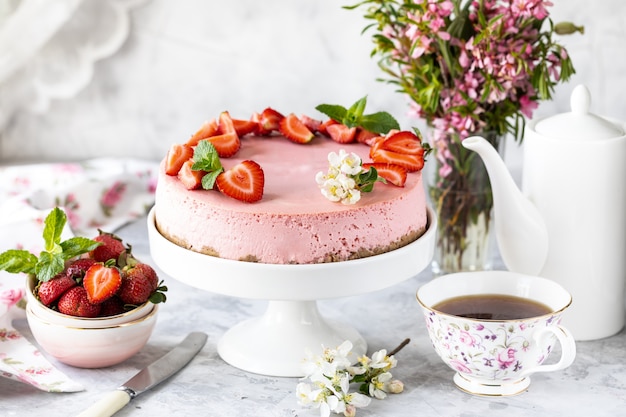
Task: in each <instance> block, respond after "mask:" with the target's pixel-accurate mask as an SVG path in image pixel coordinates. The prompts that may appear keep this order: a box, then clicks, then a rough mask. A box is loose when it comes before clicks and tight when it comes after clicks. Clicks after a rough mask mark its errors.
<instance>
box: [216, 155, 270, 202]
mask: <svg viewBox="0 0 626 417" xmlns="http://www.w3.org/2000/svg"><path fill="white" fill-rule="evenodd" d="M215 183H216V185H217V189H218V190H220V191H221V192H222V193H224V194H226V195H227V196H229V197H232V198H235V199H237V200H240V201H244V202H246V203H254V202H256V201H259V200H260V199H261V198H262V197H263V187H264V186H265V175H264V173H263V169H262V168H261V166H260V165H259V164H257V163H256V162H254V161H250V160H245V161H243V162H241V163H239V164H237V165H235V166H234V167H232V168H231V169H229V170H228V171H225V172H222V173H221V174H220V175H218V176H217V178H216V180H215Z"/></svg>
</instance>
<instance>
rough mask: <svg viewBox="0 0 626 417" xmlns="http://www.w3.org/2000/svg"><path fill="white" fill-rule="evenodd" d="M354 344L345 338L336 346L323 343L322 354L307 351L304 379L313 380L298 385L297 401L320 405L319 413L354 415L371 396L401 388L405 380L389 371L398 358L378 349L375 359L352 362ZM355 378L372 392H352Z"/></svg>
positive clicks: (315, 406)
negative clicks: (399, 378) (351, 386)
mask: <svg viewBox="0 0 626 417" xmlns="http://www.w3.org/2000/svg"><path fill="white" fill-rule="evenodd" d="M352 348H353V345H352V343H351V342H350V341H345V342H343V343H342V344H341V345H339V346H338V347H337V348H327V347H324V346H322V353H321V354H319V355H313V354H312V353H311V352H310V351H308V352H307V353H306V358H305V360H304V364H303V370H304V371H305V374H306V376H305V378H304V379H307V378H308V379H309V380H310V382H311V383H310V384H309V383H305V382H301V383H299V384H298V385H297V386H296V395H297V397H298V404H300V405H303V406H308V407H313V408H319V412H320V417H329V416H330V413H331V412H332V413H335V414H343V415H344V416H346V417H354V416H355V415H356V410H357V408H361V407H367V406H368V405H369V404H370V402H371V400H372V398H377V399H383V398H385V397H386V396H387V393H388V392H390V393H391V392H394V393H398V392H402V390H403V389H404V385H403V384H402V382H400V381H398V380H392V379H391V378H392V375H391V373H390V372H388V369H389V368H391V367H394V366H395V365H396V362H395V359H393V357H389V356H387V351H386V350H381V351H378V352H375V353H374V355H373V356H372V359H370V358H368V357H367V356H366V355H363V356H360V357H359V358H358V364H355V365H352V362H351V361H350V359H349V356H350V355H351V352H352ZM355 378H356V379H355ZM353 382H355V383H358V384H359V385H360V389H361V390H365V391H362V392H365V393H366V394H369V396H367V395H364V394H362V393H361V392H350V384H352V383H353Z"/></svg>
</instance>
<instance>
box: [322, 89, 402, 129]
mask: <svg viewBox="0 0 626 417" xmlns="http://www.w3.org/2000/svg"><path fill="white" fill-rule="evenodd" d="M366 105H367V96H365V97H363V98H362V99H360V100H358V101H357V102H356V103H354V104H353V105H352V106H350V108H349V109H346V108H345V107H343V106H340V105H338V104H320V105H318V106H317V107H315V109H316V110H317V111H319V112H320V113H324V114H325V115H326V116H328V117H330V118H331V119H333V120H335V121H337V122H339V123H342V124H344V125H346V126H348V127H360V128H362V129H365V130H369V131H370V132H373V133H379V134H386V133H388V132H389V131H390V130H392V129H398V130H399V129H400V125H399V124H398V121H397V120H396V119H394V117H393V116H392V115H391V114H389V113H387V112H384V111H381V112H377V113H372V114H364V113H365V106H366Z"/></svg>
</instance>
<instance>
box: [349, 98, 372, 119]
mask: <svg viewBox="0 0 626 417" xmlns="http://www.w3.org/2000/svg"><path fill="white" fill-rule="evenodd" d="M365 106H367V96H365V97H363V98H361V99H360V100H357V102H356V103H354V104H353V105H352V106H350V108H349V109H348V115H350V116H353V117H354V118H355V119H360V118H361V116H363V112H365Z"/></svg>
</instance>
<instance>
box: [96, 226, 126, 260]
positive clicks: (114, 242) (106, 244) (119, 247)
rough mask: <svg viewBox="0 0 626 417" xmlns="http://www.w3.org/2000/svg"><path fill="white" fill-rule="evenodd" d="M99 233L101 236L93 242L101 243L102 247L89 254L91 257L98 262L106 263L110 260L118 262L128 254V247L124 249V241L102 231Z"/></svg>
mask: <svg viewBox="0 0 626 417" xmlns="http://www.w3.org/2000/svg"><path fill="white" fill-rule="evenodd" d="M99 232H100V234H99V235H98V236H96V237H94V238H93V239H92V240H94V241H96V242H99V243H101V245H100V246H98V247H97V248H95V249H94V250H92V251H91V252H89V255H90V256H91V258H93V259H94V260H95V261H96V262H106V261H108V260H109V259H115V260H116V261H117V260H118V258H119V257H120V255H121V254H122V253H124V252H126V247H124V243H122V239H120V238H119V237H117V236H115V235H114V234H111V233H106V232H103V231H102V230H100V231H99Z"/></svg>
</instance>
